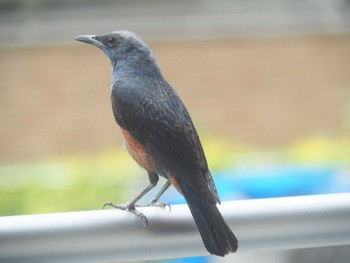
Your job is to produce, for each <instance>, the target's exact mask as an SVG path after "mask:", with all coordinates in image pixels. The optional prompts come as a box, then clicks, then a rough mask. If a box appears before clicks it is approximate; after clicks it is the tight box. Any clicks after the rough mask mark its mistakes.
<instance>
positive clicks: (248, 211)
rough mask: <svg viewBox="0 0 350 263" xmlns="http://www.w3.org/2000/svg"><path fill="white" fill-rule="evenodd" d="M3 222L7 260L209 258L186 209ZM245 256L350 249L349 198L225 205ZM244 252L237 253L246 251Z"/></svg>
mask: <svg viewBox="0 0 350 263" xmlns="http://www.w3.org/2000/svg"><path fill="white" fill-rule="evenodd" d="M140 210H141V211H142V212H143V213H144V214H145V215H146V216H147V217H148V220H149V225H148V227H147V228H146V227H144V226H143V225H142V224H141V222H140V221H139V220H138V219H137V218H135V216H134V215H133V214H131V213H128V212H125V211H119V210H115V209H108V210H98V211H83V212H69V213H55V214H42V215H24V216H8V217H0V262H8V263H11V262H111V261H113V262H118V261H132V260H151V259H164V258H177V257H187V256H198V255H207V252H206V250H205V249H204V247H203V244H202V241H201V239H200V236H199V234H198V232H197V230H196V227H195V225H194V222H193V219H192V216H191V214H190V212H189V210H188V207H187V206H186V205H173V206H172V208H171V212H169V211H168V210H163V209H161V208H155V207H153V208H142V209H141V208H140ZM220 210H221V211H222V213H223V215H224V217H225V218H226V220H227V222H228V224H229V225H230V227H231V228H232V230H233V232H235V234H236V236H237V237H238V239H239V241H240V243H239V251H246V250H264V249H292V248H307V247H321V246H335V245H346V244H350V223H349V222H350V193H344V194H332V195H315V196H299V197H285V198H272V199H255V200H242V201H232V202H225V203H223V204H222V205H221V206H220ZM239 251H238V253H239Z"/></svg>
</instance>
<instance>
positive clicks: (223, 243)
mask: <svg viewBox="0 0 350 263" xmlns="http://www.w3.org/2000/svg"><path fill="white" fill-rule="evenodd" d="M180 187H181V190H182V194H183V196H184V197H185V199H186V201H187V204H188V206H189V208H190V210H191V213H192V216H193V218H194V221H195V223H196V225H197V228H198V230H199V233H200V235H201V237H202V240H203V243H204V246H205V248H206V249H207V250H208V252H209V253H210V254H214V255H217V256H222V257H223V256H225V255H226V254H228V253H230V252H235V251H236V250H237V248H238V240H237V238H236V237H235V235H234V234H233V233H232V231H231V229H230V228H229V226H228V225H227V224H226V222H225V220H224V218H223V217H222V215H221V213H220V211H219V210H218V208H217V207H216V204H215V203H213V202H212V201H210V200H208V197H205V196H204V195H203V194H202V193H199V192H198V191H196V190H194V189H193V188H191V187H190V186H188V185H181V184H180Z"/></svg>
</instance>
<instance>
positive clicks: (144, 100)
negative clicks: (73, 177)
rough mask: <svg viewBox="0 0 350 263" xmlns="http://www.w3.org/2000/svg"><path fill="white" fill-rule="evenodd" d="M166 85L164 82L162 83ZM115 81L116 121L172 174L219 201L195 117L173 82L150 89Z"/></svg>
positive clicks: (113, 95) (114, 109)
mask: <svg viewBox="0 0 350 263" xmlns="http://www.w3.org/2000/svg"><path fill="white" fill-rule="evenodd" d="M163 85H164V83H163ZM130 90H131V89H130V88H128V87H123V85H122V84H121V83H115V84H114V87H113V89H112V106H113V112H114V115H115V117H116V120H117V122H118V123H119V125H120V126H122V128H123V129H125V130H127V131H128V132H129V133H130V134H131V135H132V136H133V137H134V138H135V139H136V140H137V141H138V142H139V143H141V144H142V145H143V146H144V147H145V148H146V149H147V151H148V152H149V153H150V154H151V155H152V157H153V158H155V159H156V162H157V165H159V166H160V167H164V168H165V170H167V171H169V173H170V174H171V175H172V176H175V177H176V178H177V179H178V180H180V181H182V182H184V183H186V184H188V185H190V186H191V187H193V188H194V189H196V190H199V191H201V192H203V193H205V194H206V195H209V196H211V197H212V198H213V200H214V201H215V202H218V203H220V199H219V197H218V194H217V190H216V187H215V184H214V182H213V178H212V176H211V174H210V171H209V169H208V165H207V161H206V158H205V155H204V152H203V148H202V145H201V143H200V140H199V137H198V135H197V132H196V129H195V127H194V125H193V123H192V120H191V118H190V116H189V114H188V112H187V110H186V108H185V106H184V105H183V103H182V101H181V100H180V98H179V97H178V95H177V94H176V93H175V92H174V91H173V90H172V88H171V87H170V86H166V89H164V87H163V88H161V89H158V90H157V92H156V93H155V92H148V93H147V91H145V90H141V89H134V90H133V91H132V92H130Z"/></svg>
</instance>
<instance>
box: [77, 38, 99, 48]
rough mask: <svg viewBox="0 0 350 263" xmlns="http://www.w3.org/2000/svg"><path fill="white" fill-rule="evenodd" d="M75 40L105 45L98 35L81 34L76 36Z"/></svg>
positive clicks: (97, 45)
mask: <svg viewBox="0 0 350 263" xmlns="http://www.w3.org/2000/svg"><path fill="white" fill-rule="evenodd" d="M75 40H78V41H81V42H84V43H88V44H92V45H94V46H96V47H99V48H104V47H105V45H104V44H103V43H102V42H101V41H99V40H98V39H97V38H96V35H80V36H76V37H75Z"/></svg>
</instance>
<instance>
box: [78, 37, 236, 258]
mask: <svg viewBox="0 0 350 263" xmlns="http://www.w3.org/2000/svg"><path fill="white" fill-rule="evenodd" d="M75 39H76V40H77V41H81V42H85V43H88V44H92V45H94V46H96V47H97V48H99V49H101V50H102V51H103V52H104V53H105V54H106V55H107V57H108V58H109V60H110V62H111V64H112V81H111V85H110V98H111V104H112V110H113V115H114V118H115V120H116V122H117V124H118V125H119V126H120V128H121V133H122V134H123V137H124V142H125V144H126V148H127V149H128V151H129V153H130V155H131V156H132V158H133V159H134V160H135V161H136V162H137V163H138V165H139V166H141V167H142V168H144V169H145V170H146V171H147V173H148V177H149V182H150V183H149V185H148V186H147V187H146V188H145V189H144V190H143V191H142V192H141V193H140V194H139V195H138V196H137V197H136V198H135V199H134V200H132V201H131V202H129V203H127V204H125V205H114V204H113V203H106V205H110V206H113V207H115V208H118V209H123V210H127V211H130V212H132V213H134V214H136V215H137V216H139V217H140V218H141V219H143V220H144V221H145V222H146V223H147V218H146V217H145V216H144V215H143V214H142V213H141V212H140V211H138V210H137V209H136V208H137V202H138V201H139V200H140V199H141V198H142V197H143V196H144V195H145V194H146V193H148V192H149V191H150V190H151V189H152V188H154V187H155V186H156V185H157V182H158V180H159V176H162V177H163V178H165V179H166V183H165V184H164V186H163V187H162V188H161V190H160V191H159V193H158V194H157V195H156V196H155V197H154V198H153V199H152V200H151V202H150V203H149V204H148V205H149V206H163V207H164V206H166V205H167V204H166V203H159V202H158V200H159V198H160V197H161V195H162V194H163V193H164V192H165V191H166V190H167V189H168V188H169V187H170V185H172V186H174V187H175V189H176V190H177V191H178V192H180V194H182V195H183V196H184V198H185V200H186V202H187V204H188V206H189V209H190V212H191V214H192V216H193V219H194V221H195V224H196V226H197V229H198V231H199V233H200V235H201V238H202V240H203V243H204V246H205V248H206V249H207V251H208V252H209V253H210V254H212V255H217V256H225V255H227V254H229V253H233V252H236V250H237V248H238V240H237V238H236V236H235V235H234V233H233V232H232V231H231V229H230V227H229V226H228V225H227V223H226V222H225V220H224V218H223V216H222V215H221V213H220V211H219V209H218V207H217V204H221V201H220V198H219V195H218V192H217V189H216V186H215V183H214V180H213V178H212V175H211V173H210V171H209V168H208V163H207V160H206V157H205V154H204V151H203V147H202V144H201V142H200V139H199V136H198V133H197V131H196V129H195V126H194V124H193V121H192V119H191V117H190V114H189V112H188V110H187V109H186V107H185V105H184V103H183V102H182V100H181V99H180V97H179V95H178V93H177V92H176V91H175V90H174V89H173V88H172V87H171V85H170V84H169V83H168V82H167V81H166V80H165V78H164V77H163V74H162V73H161V70H160V68H159V66H158V65H157V62H156V59H155V56H154V54H153V51H152V50H151V49H150V48H149V47H148V45H147V44H146V42H145V41H144V40H143V39H142V38H141V37H140V36H139V35H138V34H137V33H134V32H131V31H128V30H117V31H113V32H110V33H105V34H101V35H79V36H77V37H75Z"/></svg>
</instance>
